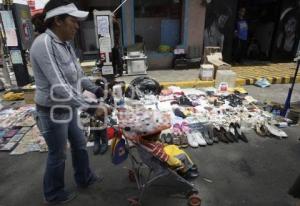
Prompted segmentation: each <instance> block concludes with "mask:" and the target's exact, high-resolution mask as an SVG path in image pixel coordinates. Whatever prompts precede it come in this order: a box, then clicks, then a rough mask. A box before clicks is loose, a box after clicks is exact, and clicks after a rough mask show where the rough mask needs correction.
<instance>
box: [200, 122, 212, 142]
mask: <svg viewBox="0 0 300 206" xmlns="http://www.w3.org/2000/svg"><path fill="white" fill-rule="evenodd" d="M201 134H202V136H203V138H204V140H205V142H206V143H207V144H208V145H213V144H214V141H213V140H212V139H211V138H210V136H209V133H208V125H203V127H202V129H201Z"/></svg>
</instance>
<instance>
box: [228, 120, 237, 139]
mask: <svg viewBox="0 0 300 206" xmlns="http://www.w3.org/2000/svg"><path fill="white" fill-rule="evenodd" d="M228 135H230V137H231V138H232V139H233V140H234V141H235V142H238V141H239V138H238V137H237V134H236V132H235V126H234V124H233V123H230V125H229V129H228Z"/></svg>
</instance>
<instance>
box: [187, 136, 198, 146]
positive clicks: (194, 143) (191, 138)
mask: <svg viewBox="0 0 300 206" xmlns="http://www.w3.org/2000/svg"><path fill="white" fill-rule="evenodd" d="M186 137H187V141H188V144H189V145H190V146H191V147H193V148H197V147H198V146H199V143H198V141H197V139H196V138H195V136H194V134H192V133H187V134H186Z"/></svg>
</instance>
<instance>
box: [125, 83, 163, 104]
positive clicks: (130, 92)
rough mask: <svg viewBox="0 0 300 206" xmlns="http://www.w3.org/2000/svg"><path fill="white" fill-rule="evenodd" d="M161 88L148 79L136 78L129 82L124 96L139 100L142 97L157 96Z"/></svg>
mask: <svg viewBox="0 0 300 206" xmlns="http://www.w3.org/2000/svg"><path fill="white" fill-rule="evenodd" d="M161 89H162V87H161V86H160V84H159V83H158V82H157V81H156V80H154V79H152V78H150V77H137V78H135V79H134V80H132V81H131V82H130V85H129V86H128V88H127V90H126V92H125V96H126V97H128V98H132V99H137V100H139V99H140V98H141V97H143V96H144V95H147V94H148V95H151V94H152V95H159V94H160V92H161Z"/></svg>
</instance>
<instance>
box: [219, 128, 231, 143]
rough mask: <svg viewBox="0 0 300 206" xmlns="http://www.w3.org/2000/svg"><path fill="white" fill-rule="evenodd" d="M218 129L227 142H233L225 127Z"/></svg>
mask: <svg viewBox="0 0 300 206" xmlns="http://www.w3.org/2000/svg"><path fill="white" fill-rule="evenodd" d="M220 130H221V133H222V136H223V138H224V139H227V140H228V142H231V143H233V142H234V139H233V138H232V137H231V136H230V135H229V134H228V132H227V131H226V129H225V128H224V127H220Z"/></svg>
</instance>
